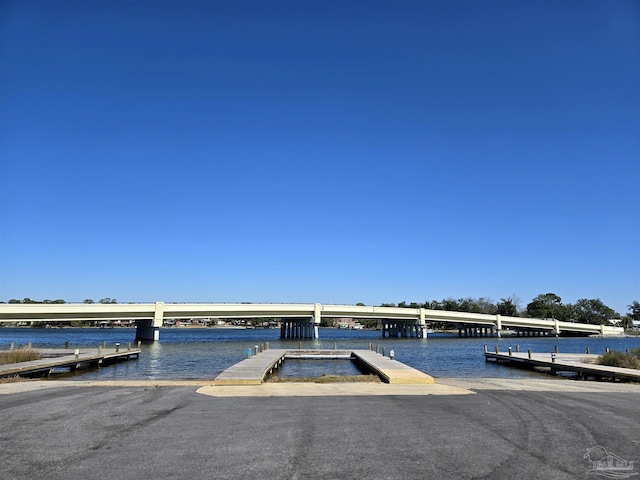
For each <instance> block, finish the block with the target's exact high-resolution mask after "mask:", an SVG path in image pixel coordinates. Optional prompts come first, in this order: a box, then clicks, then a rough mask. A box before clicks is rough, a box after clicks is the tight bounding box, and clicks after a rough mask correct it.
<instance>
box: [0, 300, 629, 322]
mask: <svg viewBox="0 0 640 480" xmlns="http://www.w3.org/2000/svg"><path fill="white" fill-rule="evenodd" d="M9 302H11V301H9ZM627 309H628V310H629V316H630V317H631V319H632V320H640V302H638V301H637V300H634V301H633V302H631V305H627Z"/></svg>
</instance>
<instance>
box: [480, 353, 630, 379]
mask: <svg viewBox="0 0 640 480" xmlns="http://www.w3.org/2000/svg"><path fill="white" fill-rule="evenodd" d="M509 350H510V351H508V352H506V353H505V352H498V351H497V348H496V351H495V352H489V351H487V350H486V348H485V352H484V357H485V360H486V361H489V360H493V361H495V362H497V363H503V364H506V365H510V366H516V367H521V368H529V369H531V370H533V369H543V370H546V371H548V372H549V373H551V374H554V375H555V374H557V373H558V372H572V373H575V374H577V375H578V377H580V378H582V379H585V380H586V379H588V378H590V377H594V378H596V379H599V380H603V379H611V380H622V381H628V382H629V381H630V382H640V370H635V369H632V368H619V367H609V366H607V365H598V364H596V363H595V361H596V359H597V358H598V357H599V355H594V354H582V353H555V352H554V353H531V352H529V351H527V352H525V353H522V352H513V351H511V349H509Z"/></svg>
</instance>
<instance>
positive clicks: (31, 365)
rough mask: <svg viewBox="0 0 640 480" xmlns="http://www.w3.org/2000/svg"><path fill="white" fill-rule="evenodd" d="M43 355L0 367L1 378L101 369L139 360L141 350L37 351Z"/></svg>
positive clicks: (86, 349) (87, 349)
mask: <svg viewBox="0 0 640 480" xmlns="http://www.w3.org/2000/svg"><path fill="white" fill-rule="evenodd" d="M36 350H37V351H38V352H40V353H42V355H43V358H40V359H38V360H30V361H28V362H20V363H11V364H7V365H0V378H1V377H32V376H48V375H51V373H52V372H53V371H54V370H58V369H69V371H74V370H76V369H78V368H83V367H87V366H92V365H93V366H97V367H101V366H102V365H104V364H106V363H115V362H119V361H124V360H129V359H132V358H136V359H137V358H139V356H140V350H139V349H137V348H135V349H130V350H129V349H126V348H125V349H122V348H118V349H116V348H100V349H98V348H81V349H77V350H78V354H77V355H76V354H75V350H76V349H74V350H71V349H36Z"/></svg>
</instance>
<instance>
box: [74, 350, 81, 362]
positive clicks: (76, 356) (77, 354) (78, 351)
mask: <svg viewBox="0 0 640 480" xmlns="http://www.w3.org/2000/svg"><path fill="white" fill-rule="evenodd" d="M73 355H74V356H75V358H76V360H77V359H78V357H79V356H80V349H79V348H76V350H75V352H73Z"/></svg>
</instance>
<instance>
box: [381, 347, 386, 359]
mask: <svg viewBox="0 0 640 480" xmlns="http://www.w3.org/2000/svg"><path fill="white" fill-rule="evenodd" d="M382 356H383V357H386V356H387V354H386V353H384V347H382Z"/></svg>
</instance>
